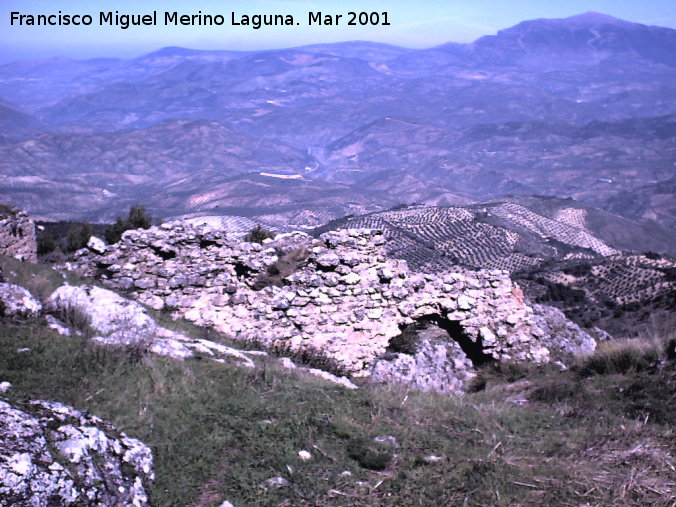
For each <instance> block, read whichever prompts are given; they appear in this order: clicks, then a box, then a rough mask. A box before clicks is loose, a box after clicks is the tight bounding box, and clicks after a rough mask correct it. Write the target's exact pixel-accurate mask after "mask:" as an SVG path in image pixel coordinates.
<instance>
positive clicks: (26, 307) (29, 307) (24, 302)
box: [0, 282, 42, 319]
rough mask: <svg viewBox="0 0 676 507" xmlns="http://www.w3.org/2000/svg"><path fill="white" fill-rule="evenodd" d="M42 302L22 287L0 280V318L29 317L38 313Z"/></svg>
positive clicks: (33, 316)
mask: <svg viewBox="0 0 676 507" xmlns="http://www.w3.org/2000/svg"><path fill="white" fill-rule="evenodd" d="M41 311H42V304H41V303H40V301H38V300H37V299H35V298H34V297H33V296H32V295H31V293H30V292H28V291H27V290H26V289H24V288H23V287H20V286H18V285H14V284H11V283H3V282H0V318H3V317H4V318H10V319H30V318H35V317H37V316H38V315H40V312H41Z"/></svg>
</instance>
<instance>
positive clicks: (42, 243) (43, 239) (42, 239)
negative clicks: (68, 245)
mask: <svg viewBox="0 0 676 507" xmlns="http://www.w3.org/2000/svg"><path fill="white" fill-rule="evenodd" d="M37 244H38V255H46V254H49V253H52V252H54V251H55V250H56V249H57V248H58V247H59V245H58V243H57V242H56V239H55V238H54V235H53V234H52V233H51V232H49V231H45V232H43V233H42V234H41V235H40V236H39V237H38V239H37Z"/></svg>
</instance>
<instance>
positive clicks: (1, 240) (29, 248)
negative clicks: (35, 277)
mask: <svg viewBox="0 0 676 507" xmlns="http://www.w3.org/2000/svg"><path fill="white" fill-rule="evenodd" d="M0 254H1V255H9V256H11V257H18V258H20V259H23V260H25V261H28V262H37V260H38V247H37V243H36V241H35V224H34V223H33V221H32V220H31V219H30V218H28V215H27V214H26V213H24V212H23V211H16V212H10V213H0Z"/></svg>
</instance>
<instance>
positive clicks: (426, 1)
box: [0, 0, 676, 62]
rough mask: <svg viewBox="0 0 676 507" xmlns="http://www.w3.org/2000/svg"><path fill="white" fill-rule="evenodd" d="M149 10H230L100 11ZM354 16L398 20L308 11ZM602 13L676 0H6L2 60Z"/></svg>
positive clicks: (673, 12) (426, 34) (415, 39)
mask: <svg viewBox="0 0 676 507" xmlns="http://www.w3.org/2000/svg"><path fill="white" fill-rule="evenodd" d="M59 10H61V11H62V13H64V14H91V15H92V16H93V17H94V23H93V24H92V26H89V27H84V26H77V27H76V26H65V27H64V26H62V27H45V26H39V27H37V26H35V27H29V26H10V13H11V12H12V11H18V12H20V13H22V14H34V15H36V14H58V11H59ZM116 10H117V11H120V13H127V14H145V13H149V12H152V11H153V10H157V11H158V12H161V13H163V12H164V11H178V12H179V13H181V14H196V13H197V12H198V11H199V10H201V11H202V12H203V13H208V14H223V15H224V16H226V19H227V25H223V26H220V27H213V28H208V27H199V26H197V27H187V26H180V27H173V26H172V27H166V26H163V23H162V22H160V23H158V26H155V27H147V26H146V27H131V28H129V29H128V30H122V29H120V28H119V27H101V26H99V24H98V13H99V11H116ZM309 11H321V12H322V13H325V14H346V13H347V12H348V11H369V12H371V11H375V12H383V11H387V12H388V18H389V21H390V23H391V26H388V27H385V26H377V27H354V26H346V24H345V21H346V20H347V17H346V16H344V17H343V26H337V27H308V26H305V25H306V24H307V17H308V16H307V13H308V12H309ZM586 11H597V12H602V13H604V14H610V15H612V16H616V17H618V18H622V19H626V20H628V21H634V22H638V23H644V24H649V25H661V26H668V27H671V28H676V1H674V0H643V1H636V0H559V1H554V2H553V1H551V0H509V1H507V0H464V1H456V0H450V1H449V0H446V1H439V0H437V1H431V0H416V1H412V0H361V1H357V0H343V1H338V0H328V1H321V2H320V1H314V0H288V1H284V0H277V1H275V0H249V1H247V2H242V1H240V2H236V1H229V0H220V1H218V0H192V1H185V0H183V1H178V0H163V1H152V0H103V1H96V2H93V1H91V0H57V1H53V0H43V1H40V0H0V16H1V21H0V62H7V61H11V60H17V59H27V58H42V57H49V56H68V57H73V58H89V57H96V56H122V57H130V56H138V55H140V54H143V53H147V52H150V51H153V50H156V49H159V48H161V47H165V46H183V47H189V48H197V49H268V48H279V47H291V46H298V45H303V44H312V43H317V42H336V41H345V40H371V41H379V42H387V43H391V44H397V45H401V46H406V47H416V48H420V47H430V46H434V45H437V44H441V43H444V42H449V41H452V42H469V41H472V40H474V39H476V38H478V37H480V36H482V35H486V34H492V33H495V32H496V31H497V30H500V29H502V28H507V27H509V26H512V25H515V24H516V23H518V22H520V21H523V20H525V19H533V18H543V17H546V18H556V17H567V16H571V15H574V14H579V13H582V12H586ZM231 12H235V14H236V15H237V16H238V17H239V16H240V15H241V14H248V15H253V14H291V15H293V16H294V19H295V20H297V21H300V22H301V26H293V27H279V28H272V27H263V28H261V29H260V30H253V29H251V28H250V27H233V26H229V25H230V13H231Z"/></svg>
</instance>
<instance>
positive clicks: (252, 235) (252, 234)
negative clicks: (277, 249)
mask: <svg viewBox="0 0 676 507" xmlns="http://www.w3.org/2000/svg"><path fill="white" fill-rule="evenodd" d="M274 237H275V233H274V232H272V231H269V230H267V229H263V226H262V225H261V224H258V225H257V226H256V227H254V228H253V229H251V230H250V231H249V232H248V233H247V235H246V236H244V241H247V242H249V243H263V241H265V240H266V239H273V238H274Z"/></svg>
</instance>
